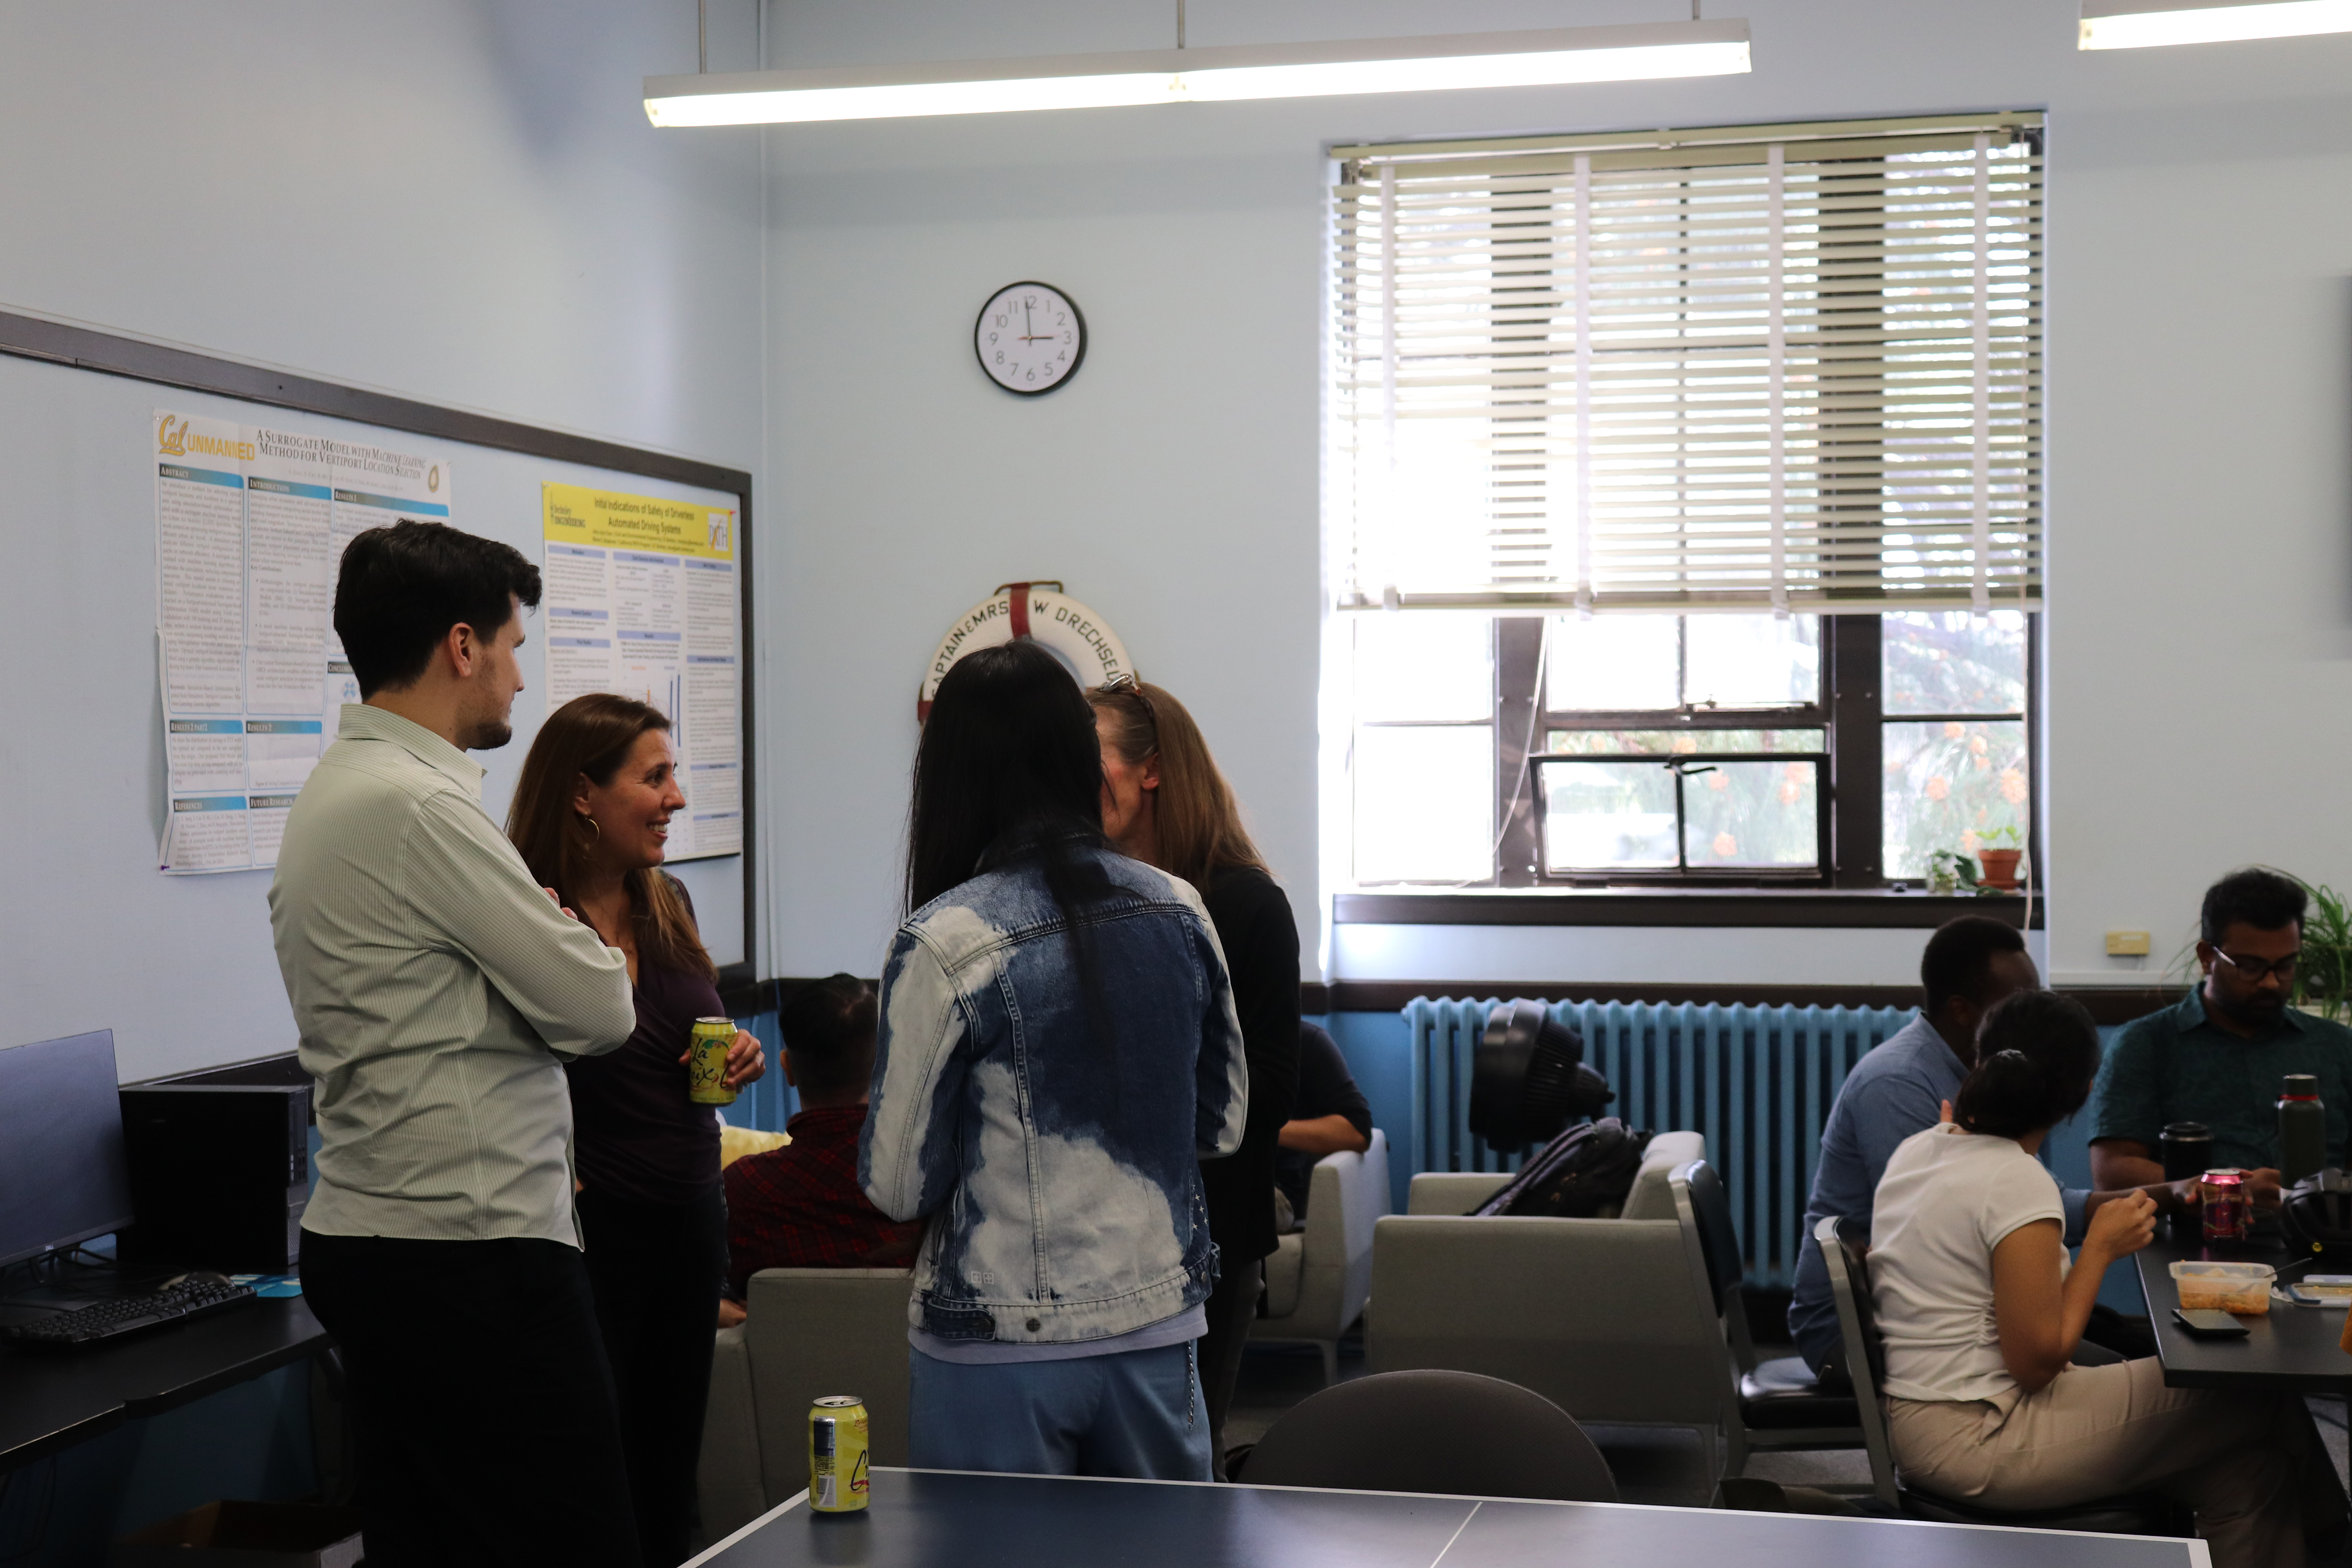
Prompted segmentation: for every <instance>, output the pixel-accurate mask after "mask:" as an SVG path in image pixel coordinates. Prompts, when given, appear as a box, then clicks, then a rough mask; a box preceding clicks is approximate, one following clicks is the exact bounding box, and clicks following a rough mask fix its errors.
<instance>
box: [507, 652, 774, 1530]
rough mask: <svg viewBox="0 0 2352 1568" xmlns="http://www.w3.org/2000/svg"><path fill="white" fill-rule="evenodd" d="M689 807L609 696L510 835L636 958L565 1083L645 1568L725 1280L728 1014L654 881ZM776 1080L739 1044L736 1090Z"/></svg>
mask: <svg viewBox="0 0 2352 1568" xmlns="http://www.w3.org/2000/svg"><path fill="white" fill-rule="evenodd" d="M685 807H686V797H685V796H684V795H682V794H680V793H679V790H678V785H677V756H676V754H675V752H673V750H672V748H671V745H670V737H669V721H668V720H667V719H666V718H664V717H663V716H662V713H661V710H659V709H656V708H652V707H649V706H647V705H646V704H645V703H643V702H635V701H632V700H629V699H628V698H625V697H615V696H613V695H611V694H609V693H603V692H599V693H593V694H591V695H589V696H586V697H575V698H573V699H572V700H571V701H569V702H567V703H565V704H564V705H563V706H562V707H561V708H559V709H557V710H555V711H554V712H553V713H551V714H549V715H548V719H547V722H546V723H545V724H543V725H541V727H540V731H539V735H538V737H537V739H535V740H533V741H532V742H531V745H530V756H528V757H527V758H525V759H524V761H523V765H522V778H521V780H520V782H519V783H518V784H516V786H515V798H514V806H513V809H512V810H511V811H510V812H509V815H508V817H507V837H509V838H511V839H513V840H514V844H515V847H516V848H517V849H519V850H520V851H521V852H522V858H523V860H524V862H525V863H526V864H528V865H529V866H530V869H531V874H532V875H533V876H535V877H537V878H538V879H539V880H540V882H541V885H542V886H544V887H546V888H549V889H552V890H553V891H554V893H555V894H556V896H557V898H558V900H560V901H561V902H562V904H563V906H564V907H565V908H566V909H569V910H576V911H577V912H578V915H579V918H580V919H581V920H583V921H586V922H587V923H588V924H589V925H590V926H592V927H593V928H594V929H595V931H596V934H597V935H599V936H601V937H603V938H604V943H605V945H606V946H608V947H616V948H619V949H620V950H621V952H623V953H624V954H625V955H626V956H627V958H628V963H629V980H630V984H631V986H632V988H633V989H634V991H635V998H636V1007H637V1027H636V1032H635V1034H633V1035H631V1036H630V1037H629V1040H628V1043H627V1044H626V1045H625V1046H623V1047H621V1048H620V1049H619V1050H617V1051H614V1052H612V1053H611V1054H610V1055H608V1056H602V1057H583V1058H579V1059H578V1060H575V1061H572V1062H571V1063H569V1064H567V1067H568V1071H569V1073H570V1077H571V1081H572V1124H573V1168H574V1171H575V1173H576V1175H577V1179H578V1182H579V1194H578V1197H577V1200H576V1201H577V1205H578V1209H579V1215H580V1232H581V1239H582V1243H583V1253H584V1255H585V1257H586V1260H587V1264H588V1277H589V1284H590V1286H591V1287H592V1288H593V1290H594V1292H595V1297H596V1317H597V1321H598V1325H599V1327H600V1328H601V1329H602V1331H603V1332H604V1351H605V1354H606V1356H607V1358H608V1359H609V1360H610V1361H611V1363H612V1368H613V1383H614V1394H616V1395H617V1397H618V1401H619V1405H620V1411H621V1430H622V1435H623V1440H624V1443H625V1452H626V1458H627V1460H628V1468H629V1486H630V1490H631V1493H632V1494H633V1497H634V1500H635V1504H636V1516H637V1535H638V1540H639V1542H640V1545H641V1547H642V1550H643V1552H644V1556H645V1561H646V1568H669V1565H670V1564H673V1563H682V1562H684V1561H685V1560H686V1558H687V1556H688V1531H689V1529H690V1527H691V1525H692V1521H693V1517H694V1511H693V1510H694V1476H695V1461H696V1458H697V1455H698V1450H699V1448H700V1447H701V1442H702V1415H703V1405H704V1403H705V1401H706V1399H707V1397H708V1395H709V1388H710V1354H711V1333H712V1331H713V1329H714V1328H715V1326H716V1324H717V1321H718V1316H719V1285H720V1283H721V1280H722V1279H723V1277H724V1275H725V1272H726V1267H727V1213H726V1205H725V1201H724V1198H723V1195H722V1188H721V1186H720V1183H719V1123H718V1120H717V1117H716V1116H715V1115H714V1113H713V1112H712V1110H711V1109H710V1107H709V1106H705V1105H697V1104H695V1103H694V1102H693V1101H692V1100H688V1098H687V1068H686V1053H687V1042H688V1035H689V1034H690V1033H691V1031H692V1030H693V1027H694V1021H695V1020H696V1019H697V1018H703V1017H717V1016H723V1015H724V1013H725V1011H726V1009H725V1008H724V1007H722V1006H721V1005H719V986H718V982H719V972H718V969H717V968H716V967H715V966H714V965H713V964H712V963H711V962H710V955H709V952H706V951H704V949H703V945H702V937H701V934H700V932H699V931H697V929H696V927H695V923H694V905H693V901H692V900H689V899H688V897H687V894H686V889H684V888H683V887H681V886H680V885H679V884H678V883H677V880H676V879H674V878H672V877H671V876H670V875H669V874H668V873H667V872H666V871H664V870H662V869H661V863H662V860H663V858H664V857H665V856H666V855H667V852H668V846H667V841H668V837H669V821H670V817H671V816H673V815H674V814H675V813H677V812H679V811H682V810H684V809H685ZM766 1066H767V1064H766V1060H765V1058H763V1057H762V1055H761V1050H760V1045H759V1042H758V1041H757V1040H755V1039H753V1038H752V1037H751V1036H750V1035H748V1034H743V1033H740V1032H738V1033H737V1035H736V1037H735V1044H734V1046H733V1047H732V1048H731V1049H730V1051H729V1053H728V1058H727V1081H728V1082H729V1084H730V1085H735V1086H740V1085H741V1084H745V1083H749V1082H751V1080H752V1079H756V1078H758V1077H760V1075H761V1073H762V1072H763V1071H765V1070H766Z"/></svg>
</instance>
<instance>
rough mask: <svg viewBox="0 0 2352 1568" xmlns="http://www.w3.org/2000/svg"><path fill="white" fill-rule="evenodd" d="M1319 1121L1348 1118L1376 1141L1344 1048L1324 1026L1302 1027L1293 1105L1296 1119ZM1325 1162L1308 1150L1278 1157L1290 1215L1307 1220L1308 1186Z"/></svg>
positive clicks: (1276, 1167)
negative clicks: (1317, 1167)
mask: <svg viewBox="0 0 2352 1568" xmlns="http://www.w3.org/2000/svg"><path fill="white" fill-rule="evenodd" d="M1318 1116H1344V1117H1346V1118H1347V1119H1348V1121H1349V1125H1350V1126H1352V1127H1354V1128H1355V1130H1356V1131H1359V1132H1360V1133H1362V1134H1363V1135H1364V1136H1365V1138H1366V1139H1370V1137H1371V1135H1372V1108H1371V1104H1370V1102H1369V1101H1368V1100H1365V1099H1364V1091H1363V1090H1362V1089H1358V1088H1357V1087H1356V1075H1355V1074H1353V1073H1351V1072H1349V1070H1348V1058H1345V1057H1343V1056H1341V1055H1340V1054H1339V1041H1337V1040H1335V1039H1333V1038H1332V1037H1330V1035H1329V1034H1328V1032H1327V1031H1326V1030H1325V1029H1324V1027H1323V1026H1322V1025H1320V1024H1307V1023H1302V1024H1300V1025H1299V1026H1298V1093H1297V1097H1296V1098H1294V1099H1293V1100H1292V1101H1291V1106H1290V1118H1291V1120H1292V1121H1314V1120H1315V1119H1316V1118H1317V1117H1318ZM1321 1158H1322V1156H1321V1155H1320V1154H1309V1153H1308V1152H1306V1151H1305V1150H1303V1149H1277V1150H1276V1151H1275V1155H1274V1180H1275V1184H1276V1185H1277V1186H1279V1187H1281V1189H1282V1190H1283V1193H1284V1194H1285V1195H1286V1196H1287V1197H1288V1198H1289V1199H1290V1212H1291V1213H1292V1214H1294V1215H1297V1216H1298V1217H1299V1218H1301V1219H1304V1218H1306V1217H1307V1184H1308V1183H1309V1182H1310V1181H1311V1180H1312V1179H1313V1177H1314V1172H1315V1162H1316V1161H1318V1160H1319V1159H1321Z"/></svg>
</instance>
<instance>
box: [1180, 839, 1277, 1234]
mask: <svg viewBox="0 0 2352 1568" xmlns="http://www.w3.org/2000/svg"><path fill="white" fill-rule="evenodd" d="M1202 902H1203V903H1205V904H1207V905H1208V908H1209V923H1210V924H1212V925H1213V926H1215V927H1216V928H1217V945H1218V946H1220V947H1222V948H1223V949H1224V950H1225V968H1226V970H1227V972H1228V973H1231V974H1232V975H1233V981H1234V1011H1235V1012H1236V1013H1238V1014H1240V1015H1241V1021H1242V1052H1243V1055H1244V1058H1246V1059H1247V1061H1248V1063H1249V1121H1248V1123H1247V1124H1246V1125H1245V1126H1244V1128H1243V1130H1242V1146H1241V1147H1240V1148H1239V1149H1237V1150H1235V1151H1234V1152H1233V1153H1231V1154H1229V1155H1227V1156H1226V1157H1225V1158H1224V1159H1222V1160H1203V1161H1202V1162H1201V1185H1202V1189H1203V1191H1204V1192H1205V1194H1206V1195H1207V1197H1208V1201H1209V1236H1210V1237H1211V1239H1213V1241H1215V1242H1216V1244H1217V1247H1218V1248H1219V1249H1220V1252H1221V1254H1222V1256H1223V1261H1224V1262H1226V1263H1227V1264H1234V1265H1238V1264H1245V1263H1255V1262H1256V1261H1257V1260H1258V1259H1259V1258H1264V1257H1265V1255H1266V1254H1267V1253H1269V1252H1272V1251H1273V1250H1274V1237H1275V1230H1274V1154H1275V1142H1274V1141H1275V1139H1276V1138H1277V1137H1279V1136H1280V1135H1281V1132H1282V1124H1283V1123H1284V1122H1286V1121H1289V1120H1290V1097H1291V1095H1292V1093H1293V1092H1294V1091H1295V1090H1296V1089H1297V1087H1298V923H1297V921H1294V920H1292V919H1291V917H1290V900H1288V899H1286V898H1285V897H1284V896H1283V893H1282V889H1280V888H1278V887H1276V885H1275V881H1274V879H1273V878H1271V877H1269V876H1267V875H1266V874H1265V872H1263V871H1260V870H1256V869H1255V868H1250V867H1245V866H1227V867H1224V868H1221V869H1219V870H1216V871H1213V872H1211V873H1210V875H1209V885H1208V886H1207V887H1206V888H1204V889H1202Z"/></svg>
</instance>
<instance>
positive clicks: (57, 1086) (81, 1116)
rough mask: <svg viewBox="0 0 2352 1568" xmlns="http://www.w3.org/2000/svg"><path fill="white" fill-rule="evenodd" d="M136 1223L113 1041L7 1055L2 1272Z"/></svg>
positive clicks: (73, 1040) (44, 1045) (81, 1040)
mask: <svg viewBox="0 0 2352 1568" xmlns="http://www.w3.org/2000/svg"><path fill="white" fill-rule="evenodd" d="M130 1223H131V1171H130V1167H129V1165H128V1164H127V1163H125V1161H124V1159H123V1153H122V1100H121V1094H120V1093H119V1092H118V1091H117V1089H116V1087H115V1081H114V1031H113V1030H111V1029H100V1030H99V1031H98V1032H97V1033H96V1034H91V1035H75V1036H73V1037H70V1038H68V1039H63V1040H44V1041H42V1042H41V1043H40V1044H39V1045H37V1046H18V1047H15V1048H14V1049H11V1050H0V1266H5V1265H7V1264H10V1263H15V1262H18V1261H20V1260H21V1259H24V1258H31V1257H33V1256H34V1255H35V1254H37V1253H41V1252H46V1251H47V1250H48V1249H49V1248H51V1247H69V1246H71V1245H72V1244H73V1243H75V1242H77V1241H88V1240H89V1238H90V1237H93V1236H104V1235H105V1234H107V1233H108V1232H109V1231H115V1230H121V1228H122V1227H123V1226H127V1225H129V1224H130Z"/></svg>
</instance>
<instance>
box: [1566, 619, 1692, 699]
mask: <svg viewBox="0 0 2352 1568" xmlns="http://www.w3.org/2000/svg"><path fill="white" fill-rule="evenodd" d="M1677 625H1678V622H1677V619H1676V617H1675V616H1594V617H1593V618H1592V619H1591V620H1589V621H1588V620H1582V619H1580V618H1578V617H1576V616H1559V617H1556V618H1555V619H1554V620H1553V621H1552V623H1551V629H1550V631H1549V633H1548V634H1547V637H1546V640H1547V642H1548V644H1549V647H1547V648H1546V650H1545V654H1544V704H1545V706H1546V707H1548V708H1549V709H1551V710H1552V711H1554V712H1556V713H1616V712H1634V713H1654V712H1658V711H1660V710H1664V709H1668V708H1678V707H1680V706H1681V705H1682V698H1681V696H1680V695H1679V688H1680V685H1681V682H1682V647H1681V642H1680V639H1679V637H1677V635H1676V626H1677Z"/></svg>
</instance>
